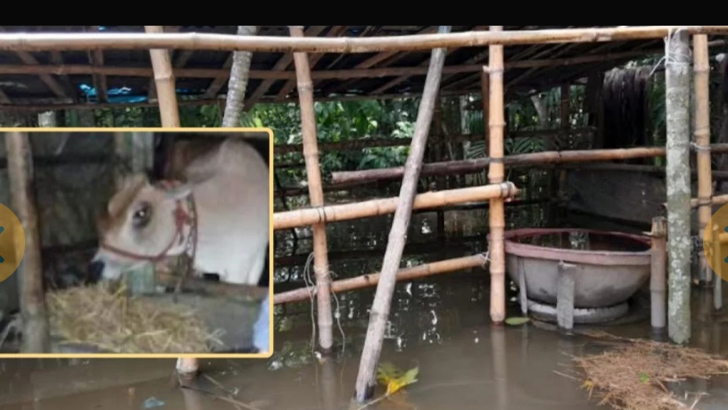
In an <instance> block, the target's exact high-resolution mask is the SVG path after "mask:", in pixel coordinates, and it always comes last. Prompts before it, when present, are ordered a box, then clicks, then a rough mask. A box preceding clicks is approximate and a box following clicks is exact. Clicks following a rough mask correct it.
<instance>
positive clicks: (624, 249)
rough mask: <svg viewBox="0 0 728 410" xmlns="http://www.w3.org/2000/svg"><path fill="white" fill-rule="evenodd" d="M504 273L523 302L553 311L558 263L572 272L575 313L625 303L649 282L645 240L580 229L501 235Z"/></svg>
mask: <svg viewBox="0 0 728 410" xmlns="http://www.w3.org/2000/svg"><path fill="white" fill-rule="evenodd" d="M505 252H506V271H507V272H508V274H509V276H510V277H511V279H512V280H513V281H514V282H515V283H516V284H519V283H520V279H521V278H520V275H521V272H523V273H524V274H525V283H526V294H527V296H528V298H529V299H531V300H534V301H538V302H542V303H546V304H550V305H556V294H557V284H558V280H559V263H560V262H564V263H566V264H571V265H574V266H575V289H574V307H575V308H601V307H608V306H614V305H617V304H619V303H623V302H625V301H626V300H627V299H629V298H630V297H631V296H632V295H634V294H635V293H636V292H637V291H638V290H639V288H640V287H641V286H642V285H644V284H645V282H646V281H647V280H648V279H649V277H650V238H649V237H647V236H638V235H630V234H626V233H620V232H607V231H595V230H586V229H519V230H513V231H507V232H505Z"/></svg>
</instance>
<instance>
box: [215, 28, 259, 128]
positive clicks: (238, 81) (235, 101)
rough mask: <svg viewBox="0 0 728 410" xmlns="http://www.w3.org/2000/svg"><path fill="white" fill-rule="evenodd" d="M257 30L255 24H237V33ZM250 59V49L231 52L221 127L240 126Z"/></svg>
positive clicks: (252, 32)
mask: <svg viewBox="0 0 728 410" xmlns="http://www.w3.org/2000/svg"><path fill="white" fill-rule="evenodd" d="M257 30H258V27H257V26H238V35H239V36H254V35H255V33H256V31H257ZM252 60H253V53H252V52H250V51H235V52H233V66H232V67H231V68H230V81H229V82H228V91H227V99H226V102H225V114H224V115H223V117H222V126H223V127H239V126H240V114H241V113H242V112H243V104H244V103H245V91H246V89H247V88H248V78H249V77H250V62H251V61H252Z"/></svg>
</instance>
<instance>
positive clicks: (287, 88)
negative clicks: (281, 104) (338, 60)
mask: <svg viewBox="0 0 728 410" xmlns="http://www.w3.org/2000/svg"><path fill="white" fill-rule="evenodd" d="M348 29H349V26H333V27H331V29H330V30H329V32H328V33H326V35H325V36H324V37H341V36H342V35H344V34H345V33H346V31H347V30H348ZM325 55H326V53H316V54H309V55H308V61H309V63H308V65H309V67H311V70H313V68H314V67H315V66H316V64H317V63H318V62H319V60H321V58H323V56H325ZM314 84H316V81H315V80H314ZM294 88H296V80H288V81H287V82H286V83H285V84H283V87H282V88H281V89H280V91H278V97H277V98H278V99H279V100H282V99H285V98H286V97H287V96H288V95H289V94H290V93H291V91H293V89H294Z"/></svg>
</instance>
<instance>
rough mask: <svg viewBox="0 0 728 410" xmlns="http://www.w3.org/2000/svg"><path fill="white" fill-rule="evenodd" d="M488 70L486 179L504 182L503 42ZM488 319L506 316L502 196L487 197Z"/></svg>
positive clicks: (491, 54)
mask: <svg viewBox="0 0 728 410" xmlns="http://www.w3.org/2000/svg"><path fill="white" fill-rule="evenodd" d="M490 30H491V31H502V30H503V26H490ZM488 54H489V56H488V60H489V61H488V73H489V75H490V81H489V84H490V87H489V88H490V104H489V118H490V120H489V123H488V125H489V129H490V132H489V136H488V137H489V138H488V139H489V142H490V149H489V156H490V165H489V168H488V181H489V182H490V183H491V184H499V183H501V182H503V177H504V167H503V128H504V127H505V120H504V115H503V46H502V45H492V46H489V51H488ZM488 215H489V218H490V319H491V321H492V322H493V323H494V324H496V325H500V324H502V323H503V321H504V320H505V317H506V277H505V275H506V263H505V262H506V261H505V256H506V255H505V247H504V242H503V241H504V239H503V231H504V229H505V207H504V204H503V198H494V199H491V200H490V209H489V210H488Z"/></svg>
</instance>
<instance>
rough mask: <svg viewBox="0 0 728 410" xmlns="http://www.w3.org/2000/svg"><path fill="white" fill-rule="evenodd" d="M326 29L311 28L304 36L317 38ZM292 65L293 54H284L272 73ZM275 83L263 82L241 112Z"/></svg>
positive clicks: (270, 81)
mask: <svg viewBox="0 0 728 410" xmlns="http://www.w3.org/2000/svg"><path fill="white" fill-rule="evenodd" d="M324 29H326V26H313V27H309V28H307V29H306V31H305V32H304V36H306V37H318V35H319V34H321V32H323V31H324ZM291 63H293V53H285V54H283V57H281V58H280V59H279V60H278V61H277V62H276V63H275V65H274V66H273V68H272V69H271V70H273V71H286V70H288V68H290V67H291ZM275 82H276V80H263V81H262V82H261V83H260V85H258V87H256V88H255V91H253V93H252V94H251V95H250V97H249V98H248V101H246V102H245V104H244V106H243V111H249V110H250V109H251V108H253V106H254V105H255V103H257V102H258V101H259V100H260V98H261V97H262V96H263V95H265V93H266V92H267V91H268V90H269V89H270V87H271V86H272V85H273V84H274V83H275Z"/></svg>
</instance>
